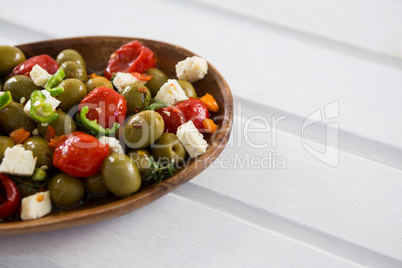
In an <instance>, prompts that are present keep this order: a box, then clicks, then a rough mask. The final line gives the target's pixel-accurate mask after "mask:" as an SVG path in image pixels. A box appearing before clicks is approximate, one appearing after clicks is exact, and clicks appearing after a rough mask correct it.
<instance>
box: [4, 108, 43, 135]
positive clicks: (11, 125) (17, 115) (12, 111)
mask: <svg viewBox="0 0 402 268" xmlns="http://www.w3.org/2000/svg"><path fill="white" fill-rule="evenodd" d="M21 127H23V128H24V129H25V130H27V131H29V132H32V131H33V130H34V129H35V127H36V123H35V121H33V120H32V119H31V118H30V117H29V116H28V115H27V114H26V113H25V112H24V106H23V105H22V104H20V103H17V102H13V101H12V102H10V103H9V104H8V105H7V106H6V107H4V108H3V109H2V110H0V129H1V131H2V132H3V133H4V134H6V135H10V133H11V132H13V131H14V130H16V129H19V128H21Z"/></svg>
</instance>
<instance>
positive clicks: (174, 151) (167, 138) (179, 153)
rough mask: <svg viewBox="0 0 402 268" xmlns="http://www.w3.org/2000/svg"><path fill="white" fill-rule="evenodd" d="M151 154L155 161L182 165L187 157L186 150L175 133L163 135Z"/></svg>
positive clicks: (152, 148)
mask: <svg viewBox="0 0 402 268" xmlns="http://www.w3.org/2000/svg"><path fill="white" fill-rule="evenodd" d="M151 153H152V155H153V156H154V157H155V159H157V160H160V161H162V162H175V163H181V162H182V161H183V160H184V157H186V149H185V148H184V146H183V144H181V142H180V141H179V139H178V138H177V136H176V135H175V134H173V133H163V135H162V137H160V138H159V139H158V140H157V141H156V142H155V143H154V144H153V145H151Z"/></svg>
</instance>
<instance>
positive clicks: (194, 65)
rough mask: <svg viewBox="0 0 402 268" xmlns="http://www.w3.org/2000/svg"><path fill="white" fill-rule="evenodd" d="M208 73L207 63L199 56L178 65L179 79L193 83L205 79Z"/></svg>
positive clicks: (189, 58) (188, 58)
mask: <svg viewBox="0 0 402 268" xmlns="http://www.w3.org/2000/svg"><path fill="white" fill-rule="evenodd" d="M207 73H208V63H207V61H206V60H204V59H203V58H200V57H198V56H193V57H187V58H186V59H185V60H182V61H179V62H178V63H177V64H176V74H177V77H178V78H179V79H183V80H187V81H189V82H191V83H192V82H195V81H198V80H200V79H203V78H204V76H205V75H206V74H207Z"/></svg>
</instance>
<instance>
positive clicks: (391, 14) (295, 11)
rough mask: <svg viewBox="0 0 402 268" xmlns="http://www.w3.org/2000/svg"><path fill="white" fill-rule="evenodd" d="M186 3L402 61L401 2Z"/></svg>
mask: <svg viewBox="0 0 402 268" xmlns="http://www.w3.org/2000/svg"><path fill="white" fill-rule="evenodd" d="M188 1H191V2H197V3H200V4H201V5H209V6H211V7H213V8H218V9H221V10H223V11H225V12H233V13H235V14H237V15H240V16H246V17H249V18H252V19H255V20H260V21H263V22H265V23H268V24H273V25H278V26H280V27H285V28H289V29H292V30H294V31H300V32H304V33H306V34H310V35H314V36H317V37H320V38H323V39H329V40H331V41H334V42H339V43H344V44H347V45H349V46H353V47H358V48H360V49H363V50H368V51H372V52H374V53H380V54H384V55H387V56H390V57H395V58H399V59H402V34H401V32H400V27H401V26H402V17H401V13H402V3H401V2H400V1H394V0H385V1H383V0H372V1H364V0H352V1H348V0H341V1H336V2H323V1H319V0H308V1H302V2H299V1H291V0H286V1H272V0H269V1H261V0H252V1H246V2H245V1H241V0H235V1H232V0H224V1H213V0H206V1H205V0H202V1H201V0H188Z"/></svg>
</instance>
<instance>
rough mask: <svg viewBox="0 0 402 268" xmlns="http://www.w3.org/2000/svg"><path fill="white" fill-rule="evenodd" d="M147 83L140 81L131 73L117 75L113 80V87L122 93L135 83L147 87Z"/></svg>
mask: <svg viewBox="0 0 402 268" xmlns="http://www.w3.org/2000/svg"><path fill="white" fill-rule="evenodd" d="M146 82H147V81H143V80H139V79H138V78H137V77H135V76H134V75H132V74H130V73H121V72H120V73H117V74H116V76H115V78H114V79H113V85H114V86H115V87H116V88H117V91H119V92H120V93H121V92H123V90H124V89H125V88H126V87H127V86H129V85H132V84H134V83H138V84H141V85H145V83H146Z"/></svg>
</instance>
